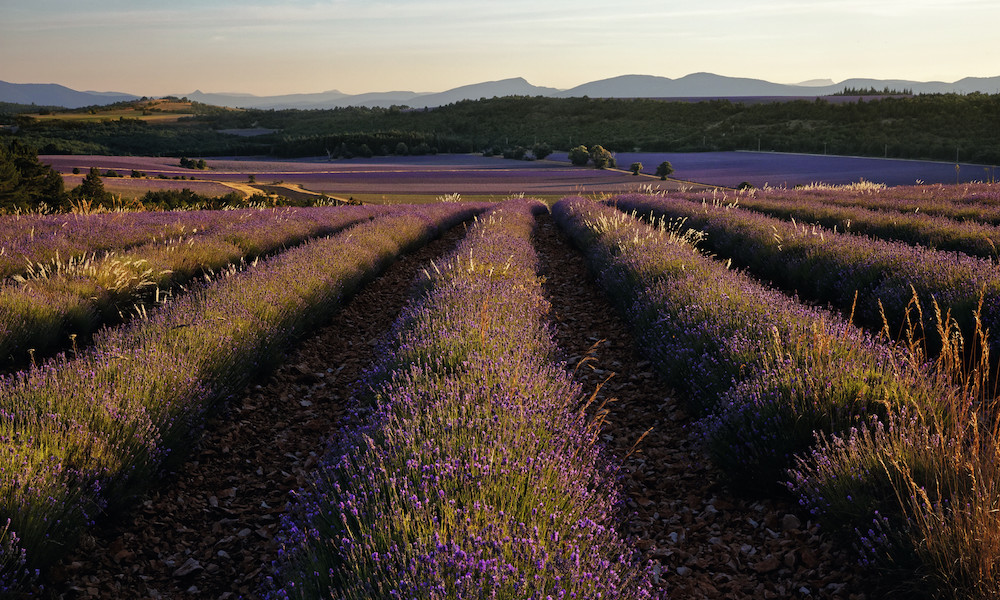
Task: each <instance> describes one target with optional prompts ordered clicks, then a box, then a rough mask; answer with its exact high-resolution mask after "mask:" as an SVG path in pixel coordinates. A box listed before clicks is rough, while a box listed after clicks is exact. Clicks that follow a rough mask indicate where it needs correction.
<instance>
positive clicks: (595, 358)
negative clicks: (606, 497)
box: [535, 215, 865, 600]
mask: <svg viewBox="0 0 1000 600" xmlns="http://www.w3.org/2000/svg"><path fill="white" fill-rule="evenodd" d="M535 239H536V241H535V243H536V247H537V248H538V254H539V257H540V259H541V272H542V274H543V275H544V277H545V283H544V287H545V291H546V297H547V298H548V299H549V300H550V302H551V303H552V312H551V316H552V319H553V321H554V323H555V327H554V335H555V338H556V340H557V342H558V344H559V348H560V351H561V352H562V354H563V356H565V357H568V367H570V368H571V369H572V370H573V376H574V379H575V380H576V381H578V382H580V383H581V384H582V385H583V387H584V390H586V391H590V390H594V389H595V388H599V389H598V391H597V392H596V393H597V395H598V397H597V400H596V402H595V404H599V403H603V402H604V401H605V400H608V399H612V398H613V400H612V401H610V402H608V403H607V404H606V405H605V407H606V408H607V410H608V411H609V413H608V416H607V419H606V421H605V425H604V428H603V430H602V439H604V440H607V444H608V446H609V448H611V449H612V450H613V452H614V455H615V457H616V458H617V459H619V460H622V461H623V463H624V468H625V477H623V478H622V485H623V488H624V491H625V492H626V494H627V500H626V501H627V504H628V506H629V508H631V509H633V510H634V512H633V513H632V514H631V516H630V517H629V520H628V528H629V532H630V533H632V534H634V535H636V536H637V537H639V538H640V539H639V541H638V545H639V547H640V548H642V549H643V552H644V555H645V556H647V557H648V558H650V559H652V560H656V561H658V562H659V564H660V565H661V569H660V575H659V578H660V580H661V581H660V585H661V586H663V587H665V589H667V590H668V591H669V595H670V598H672V599H674V600H680V599H683V598H706V597H707V598H726V597H732V598H746V599H751V598H753V599H763V598H780V597H783V596H786V595H787V594H788V593H789V591H790V590H802V589H807V590H809V592H810V593H809V595H810V597H812V598H847V597H849V596H850V595H851V594H853V593H858V592H862V591H863V590H864V589H865V582H864V581H863V580H862V579H861V578H860V576H859V575H860V573H859V571H860V570H859V569H858V567H857V566H856V565H854V564H852V563H851V561H850V558H849V556H848V555H847V552H845V550H844V548H843V547H842V546H839V545H835V544H833V543H831V540H830V539H829V538H828V537H827V536H825V535H821V529H820V528H819V526H818V524H817V523H816V522H810V521H808V520H807V519H806V518H805V517H804V516H803V515H802V512H801V509H799V508H798V507H797V506H794V505H793V504H792V503H791V502H788V501H786V499H785V498H782V497H771V498H767V497H764V498H760V497H753V498H748V497H745V496H739V495H736V494H735V493H734V491H733V490H732V489H730V488H729V487H727V486H726V485H724V484H723V483H722V481H721V479H722V475H721V474H720V473H719V472H718V470H717V469H715V468H713V467H712V465H711V462H710V461H709V460H708V457H707V456H706V455H705V453H704V450H703V448H701V447H700V445H699V444H698V442H697V440H695V439H692V436H691V435H690V429H691V425H692V419H691V418H690V417H689V416H687V414H686V412H685V411H684V410H683V409H682V406H681V401H680V399H679V398H678V395H677V394H676V393H675V391H674V390H671V389H669V388H668V386H667V385H666V384H665V383H664V382H663V381H662V380H661V379H659V378H657V377H655V376H654V373H653V371H654V368H653V366H652V364H651V363H650V361H649V360H648V359H646V357H644V356H642V354H641V353H640V351H639V348H640V346H639V343H638V341H637V340H636V339H635V337H634V336H633V335H630V334H629V327H628V324H627V323H626V321H625V320H624V319H623V318H621V317H620V316H619V314H618V312H617V311H616V310H615V307H614V305H612V304H611V303H610V302H609V299H608V297H607V296H606V295H605V294H603V292H602V291H601V289H600V288H599V287H598V285H597V283H596V282H595V281H594V278H593V276H592V275H591V274H590V273H589V272H588V269H587V265H586V263H585V261H584V257H583V256H582V255H581V254H580V253H579V252H576V251H575V250H574V249H573V248H572V247H571V246H570V244H569V241H568V240H567V239H565V236H564V235H560V232H559V231H558V228H557V226H556V224H555V223H554V222H553V221H552V219H551V217H549V216H547V215H542V216H541V217H540V218H539V226H538V228H537V229H536V236H535ZM580 361H584V362H583V364H580V366H579V367H577V366H576V365H578V364H579V363H580ZM602 383H603V385H601V384H602ZM640 439H641V441H638V440H640ZM637 442H638V443H637ZM633 446H635V447H634V448H633ZM769 531H770V532H774V533H775V534H776V535H774V536H772V535H771V533H769Z"/></svg>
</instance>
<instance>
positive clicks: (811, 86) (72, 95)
mask: <svg viewBox="0 0 1000 600" xmlns="http://www.w3.org/2000/svg"><path fill="white" fill-rule="evenodd" d="M844 88H855V89H870V88H874V89H876V90H882V89H885V88H889V89H892V90H912V91H913V93H915V94H939V93H959V94H968V93H973V92H982V93H987V94H996V93H1000V76H998V77H985V78H984V77H966V78H964V79H960V80H958V81H955V82H951V83H947V82H941V81H931V82H919V81H908V80H900V79H847V80H845V81H841V82H839V83H834V82H832V81H831V80H829V79H814V80H810V81H806V82H802V83H799V84H781V83H772V82H769V81H765V80H762V79H751V78H745V77H726V76H722V75H715V74H712V73H692V74H690V75H686V76H684V77H681V78H678V79H670V78H668V77H657V76H653V75H621V76H619V77H612V78H609V79H602V80H599V81H592V82H589V83H585V84H582V85H578V86H576V87H574V88H571V89H568V90H559V89H556V88H551V87H541V86H536V85H532V84H531V83H529V82H528V81H526V80H525V79H524V78H521V77H515V78H511V79H503V80H500V81H488V82H483V83H476V84H471V85H465V86H461V87H457V88H454V89H451V90H447V91H444V92H412V91H390V92H370V93H365V94H345V93H343V92H340V91H338V90H330V91H326V92H319V93H312V94H287V95H280V96H254V95H252V94H239V93H205V92H201V91H200V90H196V91H194V92H191V93H188V94H174V95H175V96H178V97H187V98H189V99H191V100H196V101H198V102H203V103H205V104H212V105H216V106H231V107H237V108H262V109H286V108H295V109H322V108H336V107H344V106H372V107H374V106H382V107H388V106H392V105H398V106H402V105H405V106H410V107H413V108H424V107H434V106H442V105H445V104H450V103H452V102H457V101H460V100H477V99H479V98H492V97H494V96H550V97H558V98H568V97H580V96H589V97H592V98H686V99H694V98H740V97H776V98H779V97H817V96H828V95H831V94H835V93H837V92H841V91H843V90H844ZM138 98H139V96H135V95H132V94H123V93H118V92H79V91H76V90H72V89H70V88H67V87H64V86H61V85H57V84H19V83H7V82H3V81H0V102H15V103H18V104H37V105H39V106H63V107H66V108H80V107H83V106H92V105H101V104H110V103H113V102H119V101H127V100H136V99H138Z"/></svg>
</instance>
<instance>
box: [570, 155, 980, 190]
mask: <svg viewBox="0 0 1000 600" xmlns="http://www.w3.org/2000/svg"><path fill="white" fill-rule="evenodd" d="M550 158H553V159H556V160H560V161H566V162H569V159H567V158H566V154H565V153H559V154H553V155H552V156H551V157H550ZM615 158H616V160H617V161H618V167H619V168H621V169H628V168H629V165H630V164H632V163H633V162H641V163H642V165H643V172H644V173H649V174H652V173H654V172H655V171H656V166H657V165H659V164H660V163H661V162H663V161H665V160H666V161H670V164H672V165H673V167H674V169H675V172H674V174H673V175H672V177H676V178H677V179H683V180H687V181H696V182H698V183H707V184H712V185H722V186H727V187H735V186H737V185H739V184H740V183H741V182H743V181H748V182H750V183H752V184H753V185H755V186H757V187H761V186H763V185H764V184H770V185H772V186H776V187H780V186H788V187H791V186H795V185H805V184H809V183H830V184H845V183H855V182H857V181H859V180H861V179H864V180H865V181H872V182H875V183H884V184H886V185H913V184H915V183H916V182H917V181H918V180H919V181H922V182H923V183H955V165H954V163H942V162H931V161H919V160H893V159H883V158H858V157H851V156H821V155H812V154H785V153H777V152H692V153H645V152H640V153H635V152H619V153H618V154H617V155H616V156H615ZM987 169H992V170H991V171H988V170H987ZM991 175H992V176H993V177H996V176H997V175H1000V169H998V168H996V167H984V166H983V165H970V164H962V165H961V170H960V172H959V178H960V179H961V181H962V182H965V183H967V182H970V181H984V180H988V179H989V178H990V176H991Z"/></svg>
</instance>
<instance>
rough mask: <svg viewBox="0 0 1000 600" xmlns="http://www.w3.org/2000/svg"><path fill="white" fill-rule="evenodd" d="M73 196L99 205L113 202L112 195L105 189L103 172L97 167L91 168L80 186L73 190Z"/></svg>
mask: <svg viewBox="0 0 1000 600" xmlns="http://www.w3.org/2000/svg"><path fill="white" fill-rule="evenodd" d="M72 196H73V197H74V198H81V199H83V200H89V201H91V202H96V203H98V204H105V203H108V202H111V193H110V192H108V191H107V190H106V189H104V182H103V181H102V180H101V171H100V170H99V169H98V168H97V167H90V172H89V173H87V176H86V177H84V178H83V181H82V182H81V183H80V185H78V186H76V187H75V188H73V191H72Z"/></svg>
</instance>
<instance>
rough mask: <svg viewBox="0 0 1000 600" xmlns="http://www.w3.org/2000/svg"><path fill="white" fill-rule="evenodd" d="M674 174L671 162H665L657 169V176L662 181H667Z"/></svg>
mask: <svg viewBox="0 0 1000 600" xmlns="http://www.w3.org/2000/svg"><path fill="white" fill-rule="evenodd" d="M673 172H674V166H673V165H672V164H670V161H669V160H665V161H663V162H661V163H660V164H659V166H658V167H656V176H657V177H659V178H660V179H666V178H667V177H668V176H669V175H670V174H671V173H673Z"/></svg>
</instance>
